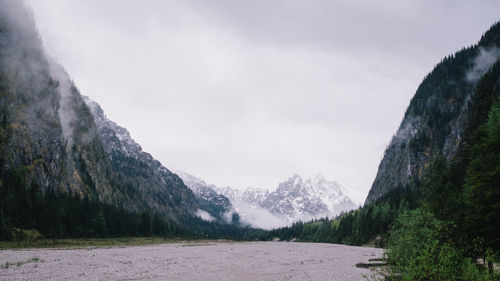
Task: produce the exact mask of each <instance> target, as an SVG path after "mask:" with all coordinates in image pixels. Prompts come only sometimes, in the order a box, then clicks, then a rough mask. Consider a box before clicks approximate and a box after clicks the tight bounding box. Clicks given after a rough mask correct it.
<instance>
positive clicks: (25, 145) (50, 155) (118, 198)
mask: <svg viewBox="0 0 500 281" xmlns="http://www.w3.org/2000/svg"><path fill="white" fill-rule="evenodd" d="M93 106H94V105H93ZM92 110H93V112H95V113H97V114H95V115H94V116H93V114H92V113H93V112H91V110H89V107H88V106H87V104H86V102H85V101H84V99H83V98H82V96H81V95H80V93H79V91H78V89H77V88H76V87H75V85H74V84H73V82H72V81H71V79H70V78H69V76H68V74H67V73H66V72H65V71H64V69H63V68H62V67H61V66H59V65H58V64H57V63H55V62H53V61H51V60H50V59H48V58H47V56H46V55H45V52H44V50H43V48H42V44H41V42H40V39H39V35H38V33H37V31H36V28H35V22H34V20H33V17H32V15H31V14H30V13H29V12H28V10H27V9H26V7H25V6H24V4H23V1H17V0H0V113H1V115H0V152H1V153H0V163H1V165H0V180H2V181H3V180H4V179H5V178H12V177H13V175H21V174H22V175H23V177H24V178H23V179H21V180H22V181H23V182H24V183H25V184H26V185H36V186H38V187H40V190H42V191H43V192H46V191H47V190H49V189H50V190H53V191H55V192H56V193H73V194H78V195H80V196H81V197H84V196H86V197H89V198H90V199H93V200H100V201H102V202H106V203H110V204H113V205H116V206H123V207H124V208H125V209H128V210H132V211H145V210H149V211H153V212H157V213H160V214H163V215H167V216H169V217H170V218H172V219H179V218H181V217H183V216H187V215H190V214H192V213H194V212H195V211H196V209H197V208H198V204H197V202H196V199H195V198H194V195H193V194H192V192H191V191H190V190H189V189H187V188H186V187H185V186H184V184H183V183H182V181H181V180H180V179H179V178H178V177H177V176H175V175H174V174H172V173H171V172H169V171H168V170H167V169H165V168H164V167H163V166H161V164H160V163H159V162H158V161H155V160H154V159H153V158H152V157H151V156H150V155H149V154H147V153H144V152H142V150H141V149H140V146H139V145H137V144H136V143H135V142H133V140H132V139H131V138H130V136H129V135H128V132H127V131H126V130H125V129H123V128H119V127H118V126H116V124H114V123H112V122H110V121H109V120H107V119H106V118H105V116H104V115H103V114H102V110H100V108H99V107H98V106H97V107H92ZM99 110H100V111H99ZM94 117H95V118H94ZM95 121H98V122H97V125H96V122H95ZM114 126H115V127H114ZM20 171H23V173H21V172H20Z"/></svg>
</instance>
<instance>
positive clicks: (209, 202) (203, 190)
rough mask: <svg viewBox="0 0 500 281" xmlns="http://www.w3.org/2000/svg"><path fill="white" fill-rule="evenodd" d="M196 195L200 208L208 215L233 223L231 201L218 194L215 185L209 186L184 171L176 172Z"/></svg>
mask: <svg viewBox="0 0 500 281" xmlns="http://www.w3.org/2000/svg"><path fill="white" fill-rule="evenodd" d="M174 172H175V173H176V174H177V175H178V176H179V177H180V178H181V179H182V181H183V182H184V184H185V185H186V186H188V187H189V188H190V189H191V190H192V191H193V193H194V196H195V197H196V199H197V200H198V203H199V204H200V206H201V207H202V208H203V209H204V210H206V211H208V213H209V214H210V215H211V216H212V217H214V218H216V219H219V220H225V221H227V222H230V221H231V218H232V214H233V213H234V210H233V208H232V206H231V202H230V201H229V199H228V198H227V197H226V196H224V195H221V194H219V193H217V192H216V191H215V189H216V188H217V187H216V186H215V185H213V184H208V183H206V182H205V181H203V180H202V179H200V178H197V177H195V176H193V175H191V174H188V173H186V172H183V171H178V170H176V171H174Z"/></svg>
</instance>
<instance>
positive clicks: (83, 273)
mask: <svg viewBox="0 0 500 281" xmlns="http://www.w3.org/2000/svg"><path fill="white" fill-rule="evenodd" d="M382 254H383V250H382V249H376V248H368V247H352V246H345V245H335V244H322V243H297V242H234V243H233V242H200V243H177V244H162V245H151V246H140V247H122V248H120V247H116V248H84V249H29V250H3V251H0V265H2V268H1V269H0V280H12V281H14V280H75V281H76V280H183V281H184V280H186V281H188V280H221V281H222V280H239V281H240V280H241V281H244V280H301V281H303V280H364V278H363V276H362V275H363V274H366V275H370V274H371V272H370V270H369V269H363V268H357V267H356V266H355V265H356V263H358V262H368V260H369V259H373V258H380V257H382Z"/></svg>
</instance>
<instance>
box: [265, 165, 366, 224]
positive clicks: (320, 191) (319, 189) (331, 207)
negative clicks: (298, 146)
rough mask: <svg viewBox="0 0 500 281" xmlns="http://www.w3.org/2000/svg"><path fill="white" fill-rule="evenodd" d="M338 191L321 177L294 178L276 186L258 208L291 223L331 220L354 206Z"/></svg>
mask: <svg viewBox="0 0 500 281" xmlns="http://www.w3.org/2000/svg"><path fill="white" fill-rule="evenodd" d="M342 189H343V188H342V187H341V186H340V184H338V183H337V182H334V181H328V180H326V179H325V178H323V177H322V176H321V175H317V176H316V177H313V178H309V179H306V180H304V179H302V178H301V177H300V176H299V175H294V176H292V177H290V178H289V179H287V180H286V181H284V182H282V183H280V184H279V185H278V188H277V189H276V190H275V191H274V192H271V193H270V194H269V195H268V196H267V198H266V199H265V200H264V201H263V202H262V203H261V204H260V206H261V207H263V208H265V209H267V210H269V211H271V212H272V213H273V214H277V215H278V216H280V217H284V218H286V219H287V220H288V221H291V222H293V221H297V220H309V219H314V218H320V217H325V216H328V217H335V216H337V215H339V214H340V213H341V212H342V211H348V210H352V209H355V208H356V207H357V206H356V204H354V202H352V200H351V199H349V198H348V197H347V196H346V195H344V192H345V191H342Z"/></svg>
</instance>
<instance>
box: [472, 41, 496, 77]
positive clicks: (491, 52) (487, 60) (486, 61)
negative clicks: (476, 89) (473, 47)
mask: <svg viewBox="0 0 500 281" xmlns="http://www.w3.org/2000/svg"><path fill="white" fill-rule="evenodd" d="M499 58H500V49H499V48H497V47H493V48H482V47H481V48H479V54H478V55H477V56H476V58H475V59H474V66H473V67H472V68H471V69H470V70H469V71H468V72H467V74H466V79H467V81H469V82H472V83H475V82H477V81H478V80H479V79H480V78H481V77H482V76H483V75H484V74H485V73H486V72H487V71H488V70H489V69H490V68H491V67H492V66H493V65H494V64H495V63H496V62H497V61H498V59H499Z"/></svg>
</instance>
